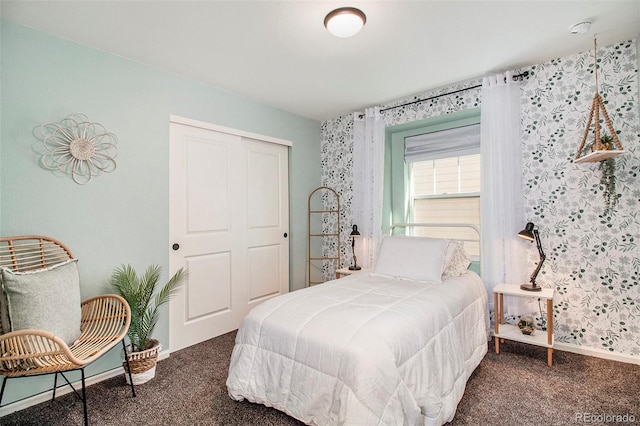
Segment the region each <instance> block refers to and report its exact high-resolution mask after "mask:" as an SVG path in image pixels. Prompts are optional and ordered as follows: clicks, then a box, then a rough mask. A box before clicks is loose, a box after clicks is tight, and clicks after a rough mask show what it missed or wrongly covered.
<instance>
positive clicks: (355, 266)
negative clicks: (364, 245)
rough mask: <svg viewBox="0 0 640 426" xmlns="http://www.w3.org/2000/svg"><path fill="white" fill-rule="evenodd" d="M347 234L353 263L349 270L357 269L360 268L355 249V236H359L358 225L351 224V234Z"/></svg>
mask: <svg viewBox="0 0 640 426" xmlns="http://www.w3.org/2000/svg"><path fill="white" fill-rule="evenodd" d="M349 236H350V237H351V254H352V255H353V265H351V266H349V270H350V271H359V270H360V269H362V268H361V267H359V266H358V258H357V257H356V249H355V247H356V237H359V236H360V232H358V225H353V230H352V231H351V234H349Z"/></svg>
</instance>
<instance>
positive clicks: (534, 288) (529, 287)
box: [520, 284, 542, 291]
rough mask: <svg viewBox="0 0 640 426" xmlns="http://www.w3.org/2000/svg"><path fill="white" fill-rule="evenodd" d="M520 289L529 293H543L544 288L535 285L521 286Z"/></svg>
mask: <svg viewBox="0 0 640 426" xmlns="http://www.w3.org/2000/svg"><path fill="white" fill-rule="evenodd" d="M520 288H521V289H522V290H527V291H542V287H538V286H537V285H533V284H521V285H520Z"/></svg>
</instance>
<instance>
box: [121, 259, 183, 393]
mask: <svg viewBox="0 0 640 426" xmlns="http://www.w3.org/2000/svg"><path fill="white" fill-rule="evenodd" d="M185 276H186V273H185V271H184V270H183V268H180V269H179V270H178V271H177V272H176V273H175V274H174V275H173V276H172V277H171V278H170V279H169V281H168V282H167V283H166V284H164V286H162V288H160V289H158V281H159V280H160V266H158V265H151V266H149V267H148V268H147V270H146V271H145V273H144V274H143V275H141V276H138V274H137V273H136V271H135V269H134V268H133V267H132V266H131V265H122V266H121V267H119V268H117V269H116V270H114V272H113V274H112V276H111V285H112V286H113V288H114V289H115V290H116V291H117V293H118V294H119V295H120V296H122V297H123V298H124V299H125V300H126V301H127V303H129V307H130V308H131V325H130V326H129V331H128V332H127V336H128V338H129V342H130V345H129V346H128V347H127V351H126V354H125V356H126V357H127V360H128V361H129V364H128V365H129V368H131V376H132V380H133V384H134V385H139V384H142V383H146V382H148V381H149V380H151V379H152V378H153V377H155V372H156V362H157V359H158V352H159V351H160V348H161V346H160V342H159V341H158V340H157V339H154V338H152V337H151V336H152V333H153V329H154V328H155V326H156V324H157V323H158V318H159V315H160V311H159V308H160V306H162V305H164V304H165V303H167V302H168V301H169V299H170V298H171V296H173V294H175V292H176V291H177V289H178V287H179V286H180V285H181V284H182V281H183V280H184V278H185ZM122 365H123V366H124V368H125V371H126V370H127V363H126V362H123V363H122ZM125 377H126V378H127V382H128V381H129V375H128V374H125Z"/></svg>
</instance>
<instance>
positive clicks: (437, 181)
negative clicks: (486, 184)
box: [405, 123, 480, 255]
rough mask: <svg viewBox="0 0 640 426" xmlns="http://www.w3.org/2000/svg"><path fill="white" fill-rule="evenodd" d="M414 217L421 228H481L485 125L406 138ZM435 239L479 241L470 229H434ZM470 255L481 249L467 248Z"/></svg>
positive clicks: (430, 233) (468, 245) (475, 247)
mask: <svg viewBox="0 0 640 426" xmlns="http://www.w3.org/2000/svg"><path fill="white" fill-rule="evenodd" d="M405 162H406V163H407V165H408V168H409V182H408V184H409V185H408V186H409V196H410V200H409V203H408V208H409V217H410V219H411V221H413V222H418V223H454V224H473V225H476V226H477V227H478V228H479V227H480V125H479V124H477V123H475V124H471V125H464V126H459V127H452V128H449V129H446V130H440V131H435V132H428V133H423V134H419V135H415V136H411V137H407V138H405ZM429 235H430V236H435V237H445V236H449V237H453V238H460V239H475V238H476V236H475V234H474V233H473V231H470V230H468V229H467V228H442V229H440V230H438V229H436V230H429ZM465 247H466V249H467V251H469V253H470V254H471V255H478V254H479V247H478V244H470V243H468V244H465Z"/></svg>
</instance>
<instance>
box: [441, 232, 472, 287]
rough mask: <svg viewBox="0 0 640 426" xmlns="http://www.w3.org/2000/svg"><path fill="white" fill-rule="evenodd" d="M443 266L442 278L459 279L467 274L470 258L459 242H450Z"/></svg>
mask: <svg viewBox="0 0 640 426" xmlns="http://www.w3.org/2000/svg"><path fill="white" fill-rule="evenodd" d="M445 264H446V266H445V269H444V273H443V274H442V276H443V277H444V278H447V277H459V276H460V275H462V274H464V273H465V272H467V269H469V265H471V258H470V257H469V254H467V251H466V250H465V249H464V245H463V244H462V242H461V241H451V242H450V243H449V248H448V249H447V260H445Z"/></svg>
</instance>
